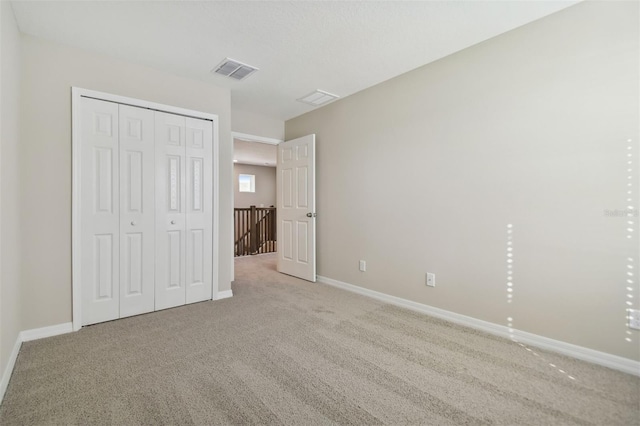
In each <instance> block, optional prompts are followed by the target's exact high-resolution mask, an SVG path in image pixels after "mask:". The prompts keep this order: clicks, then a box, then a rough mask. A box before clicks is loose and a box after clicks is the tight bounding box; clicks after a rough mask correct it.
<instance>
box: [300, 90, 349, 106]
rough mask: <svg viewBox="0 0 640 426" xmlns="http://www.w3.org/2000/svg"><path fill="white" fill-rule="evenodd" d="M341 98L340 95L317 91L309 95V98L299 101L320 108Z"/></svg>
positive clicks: (305, 97)
mask: <svg viewBox="0 0 640 426" xmlns="http://www.w3.org/2000/svg"><path fill="white" fill-rule="evenodd" d="M339 97H340V96H338V95H332V94H331V93H328V92H325V91H323V90H316V91H315V92H311V93H309V94H308V95H307V96H303V97H301V98H299V99H298V101H300V102H303V103H305V104H309V105H313V106H320V105H324V104H326V103H329V102H331V101H333V100H335V99H338V98H339Z"/></svg>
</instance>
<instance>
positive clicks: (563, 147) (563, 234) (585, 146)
mask: <svg viewBox="0 0 640 426" xmlns="http://www.w3.org/2000/svg"><path fill="white" fill-rule="evenodd" d="M638 12H639V11H638V3H637V2H610V3H607V2H594V3H591V2H589V3H581V4H578V5H577V6H574V7H571V8H568V9H566V10H564V11H561V12H559V13H557V14H554V15H551V16H550V17H548V18H545V19H543V20H540V21H537V22H534V23H532V24H529V25H526V26H525V27H522V28H519V29H517V30H515V31H512V32H509V33H507V34H504V35H502V36H500V37H497V38H494V39H492V40H489V41H487V42H484V43H481V44H479V45H477V46H474V47H471V48H469V49H466V50H464V51H461V52H459V53H457V54H454V55H452V56H449V57H447V58H444V59H442V60H440V61H437V62H435V63H432V64H430V65H427V66H424V67H422V68H419V69H417V70H414V71H412V72H410V73H407V74H405V75H402V76H400V77H397V78H394V79H392V80H389V81H387V82H385V83H383V84H380V85H378V86H376V87H373V88H370V89H368V90H364V91H362V92H360V93H357V94H355V95H353V96H350V97H347V98H345V99H343V100H341V101H338V102H335V103H333V104H330V105H328V106H326V107H324V108H321V109H318V110H316V111H313V112H310V113H307V114H305V115H302V116H300V117H298V118H295V119H292V120H289V121H287V122H286V137H287V139H292V138H295V137H299V136H302V135H305V134H308V133H316V134H317V162H318V167H317V178H318V181H317V200H318V208H317V211H318V222H317V226H318V273H319V275H322V276H326V277H330V278H333V279H337V280H340V281H344V282H347V283H352V284H355V285H358V286H362V287H365V288H368V289H372V290H376V291H380V292H383V293H387V294H391V295H393V296H398V297H402V298H405V299H410V300H413V301H416V302H420V303H424V304H427V305H431V306H435V307H438V308H442V309H446V310H449V311H453V312H457V313H460V314H463V315H467V316H471V317H475V318H478V319H482V320H485V321H490V322H493V323H496V324H501V325H507V318H508V317H511V318H512V319H513V326H514V328H516V329H519V330H524V331H528V332H531V333H535V334H538V335H541V336H546V337H549V338H552V339H557V340H561V341H565V342H569V343H573V344H577V345H580V346H584V347H587V348H592V349H595V350H599V351H604V352H608V353H611V354H615V355H619V356H622V357H626V358H630V359H634V360H640V344H639V342H640V335H639V332H638V331H630V330H629V329H628V328H627V327H626V324H625V323H626V319H625V317H626V308H627V306H628V305H627V301H629V300H631V301H632V302H631V303H632V306H634V307H635V308H636V309H637V308H638V306H639V305H638V300H639V298H640V292H639V291H638V290H639V288H638V279H637V275H636V276H635V277H634V278H633V283H627V282H626V280H627V279H628V278H629V277H628V276H627V275H626V273H627V271H629V270H630V269H628V268H627V265H630V266H633V267H634V268H635V270H637V269H638V267H639V266H640V262H639V258H638V251H639V244H638V229H639V228H638V224H637V222H638V217H635V218H633V221H634V224H627V223H626V221H627V220H626V219H625V218H622V217H610V216H606V215H605V210H614V209H624V208H625V207H626V206H627V205H633V206H635V208H637V207H638V201H639V200H638V198H639V193H638V189H637V183H638V182H639V181H640V179H638V172H637V168H638V159H639V158H638V147H639V145H638V138H639V124H640V123H639V117H640V111H639V107H638V105H639V83H638V75H639V49H640V46H639V45H638V40H639V34H638V27H639V25H638V16H639V14H638ZM628 139H632V143H631V144H628V143H627V140H628ZM628 145H629V146H631V148H632V149H631V150H628V149H627V148H628ZM628 152H631V153H632V157H627V153H628ZM630 159H631V160H632V161H634V162H635V165H633V167H632V168H633V169H634V170H633V171H632V172H630V173H629V172H627V171H626V169H627V161H628V160H630ZM629 176H630V178H629V179H628V177H629ZM627 182H633V186H632V188H634V189H633V190H632V191H631V192H632V193H631V194H627V190H628V187H627V186H626V184H627ZM627 198H631V199H632V201H630V202H627V201H626V199H627ZM636 212H637V210H636ZM508 224H512V225H513V228H512V229H513V234H512V236H513V246H512V248H513V251H512V254H513V257H512V260H513V281H512V282H513V287H512V288H513V293H512V294H513V298H512V303H507V300H508V297H507V295H508V292H507V253H508V252H507V225H508ZM628 227H630V228H633V229H634V230H633V231H632V232H630V233H629V232H627V231H626V229H627V228H628ZM628 234H629V235H630V236H631V238H627V235H628ZM359 259H364V260H366V261H367V272H365V273H362V272H359V271H358V260H359ZM427 271H429V272H434V273H435V274H436V283H437V286H436V287H435V288H428V287H426V286H425V284H424V274H425V273H426V272H427ZM626 287H629V288H630V289H631V290H627V289H626ZM628 294H631V295H632V296H633V298H628V297H627V295H628ZM628 331H629V332H630V334H627V332H628ZM626 338H630V339H631V342H627V341H626V340H625V339H626Z"/></svg>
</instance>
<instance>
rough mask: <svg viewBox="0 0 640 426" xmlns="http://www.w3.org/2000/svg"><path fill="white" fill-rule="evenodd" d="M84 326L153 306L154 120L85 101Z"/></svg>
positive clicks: (141, 111)
mask: <svg viewBox="0 0 640 426" xmlns="http://www.w3.org/2000/svg"><path fill="white" fill-rule="evenodd" d="M81 110H82V130H81V132H82V134H81V140H82V146H81V148H80V155H81V161H82V167H81V171H80V173H81V176H80V192H81V208H82V218H81V233H82V236H81V246H82V247H81V248H82V250H81V252H82V268H81V269H82V300H83V302H82V324H83V325H88V324H94V323H98V322H103V321H109V320H113V319H117V318H122V317H126V316H131V315H137V314H142V313H145V312H151V311H153V309H154V290H155V289H154V285H153V283H154V272H155V271H154V262H155V258H154V256H155V251H154V248H155V247H154V237H155V229H154V216H155V214H154V209H155V203H154V195H155V194H154V178H155V175H154V170H153V169H154V165H155V157H154V150H155V141H154V130H155V129H154V117H153V112H152V111H149V110H147V109H143V108H135V107H130V106H127V105H118V104H116V103H113V102H107V101H99V100H95V99H89V98H83V99H82V107H81Z"/></svg>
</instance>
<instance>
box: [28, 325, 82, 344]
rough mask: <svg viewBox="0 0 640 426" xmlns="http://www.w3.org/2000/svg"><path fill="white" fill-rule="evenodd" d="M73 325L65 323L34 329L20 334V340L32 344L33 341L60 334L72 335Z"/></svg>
mask: <svg viewBox="0 0 640 426" xmlns="http://www.w3.org/2000/svg"><path fill="white" fill-rule="evenodd" d="M73 331H74V330H73V323H71V322H65V323H63V324H57V325H51V326H49V327H42V328H33V329H31V330H24V331H21V332H20V340H21V341H23V342H30V341H32V340H38V339H44V338H45V337H52V336H59V335H60V334H67V333H72V332H73Z"/></svg>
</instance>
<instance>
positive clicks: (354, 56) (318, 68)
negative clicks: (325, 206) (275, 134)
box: [13, 0, 576, 120]
mask: <svg viewBox="0 0 640 426" xmlns="http://www.w3.org/2000/svg"><path fill="white" fill-rule="evenodd" d="M574 3H576V1H506V0H505V1H412V2H396V1H386V2H319V1H317V2H294V1H288V2H285V1H275V2H265V1H258V2H245V1H154V2H145V1H128V2H111V1H107V2H102V1H71V2H59V1H44V2H37V1H14V2H13V8H14V12H15V15H16V19H17V21H18V25H19V27H20V29H21V31H22V32H24V33H26V34H30V35H34V36H37V37H43V38H46V39H51V40H54V41H57V42H60V43H63V44H68V45H72V46H77V47H81V48H85V49H89V50H93V51H97V52H101V53H104V54H107V55H111V56H115V57H119V58H122V59H125V60H128V61H130V62H135V63H140V64H144V65H148V66H151V67H154V68H158V69H162V70H166V71H168V72H171V73H174V74H177V75H181V76H185V77H189V78H194V79H198V80H202V81H206V82H210V83H211V84H215V85H218V86H223V87H227V88H229V89H231V94H232V95H231V96H232V107H233V108H235V109H240V110H245V111H250V112H254V113H258V114H262V115H265V116H268V117H272V118H276V119H280V120H286V119H289V118H292V117H295V116H297V115H300V114H303V113H305V112H307V111H310V110H312V109H313V107H312V106H309V105H305V104H302V103H299V102H296V99H297V98H299V97H301V96H304V95H306V94H308V93H309V92H312V91H313V90H315V89H322V90H326V91H328V92H331V93H335V94H337V95H340V96H341V97H345V96H348V95H350V94H353V93H355V92H358V91H360V90H363V89H365V88H367V87H370V86H373V85H375V84H377V83H380V82H382V81H385V80H388V79H390V78H392V77H395V76H397V75H399V74H402V73H405V72H407V71H410V70H412V69H415V68H417V67H419V66H421V65H424V64H426V63H429V62H432V61H434V60H437V59H439V58H442V57H444V56H447V55H449V54H451V53H454V52H456V51H459V50H461V49H464V48H466V47H469V46H471V45H474V44H476V43H479V42H481V41H483V40H487V39H489V38H491V37H494V36H496V35H498V34H501V33H504V32H506V31H509V30H511V29H513V28H516V27H518V26H521V25H524V24H526V23H528V22H531V21H533V20H536V19H539V18H541V17H543V16H546V15H548V14H551V13H553V12H556V11H558V10H560V9H563V8H565V7H568V6H570V5H572V4H574ZM225 57H231V58H234V59H237V60H239V61H242V62H246V63H248V64H250V65H253V66H256V67H258V68H260V71H258V72H257V73H255V74H254V75H252V76H250V77H248V78H247V79H246V80H244V81H235V80H231V79H229V78H227V77H223V76H218V75H213V74H211V73H210V71H211V69H212V68H213V67H214V66H215V65H217V64H218V63H219V62H220V61H221V60H222V59H224V58H225Z"/></svg>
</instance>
